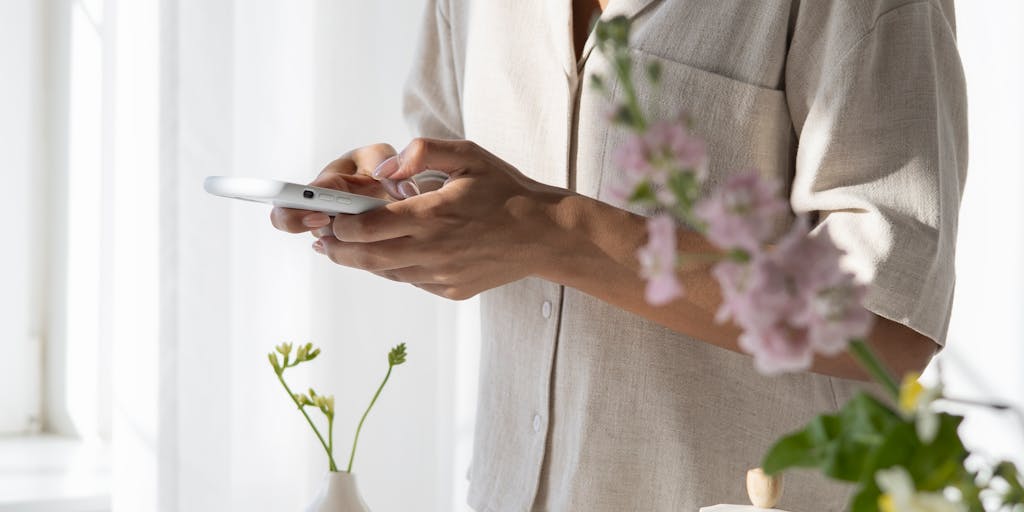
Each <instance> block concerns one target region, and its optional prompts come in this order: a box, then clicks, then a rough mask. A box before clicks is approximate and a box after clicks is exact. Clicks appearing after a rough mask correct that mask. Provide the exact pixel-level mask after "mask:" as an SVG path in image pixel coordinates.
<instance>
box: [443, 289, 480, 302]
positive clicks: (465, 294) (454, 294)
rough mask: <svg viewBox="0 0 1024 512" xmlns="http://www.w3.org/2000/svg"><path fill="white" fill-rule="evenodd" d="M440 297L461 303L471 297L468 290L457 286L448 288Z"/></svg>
mask: <svg viewBox="0 0 1024 512" xmlns="http://www.w3.org/2000/svg"><path fill="white" fill-rule="evenodd" d="M441 295H442V296H443V297H444V298H446V299H449V300H454V301H463V300H466V299H469V298H470V297H472V296H473V294H472V293H470V292H469V290H466V289H464V288H462V287H458V286H448V287H446V288H445V289H444V290H443V291H442V292H441Z"/></svg>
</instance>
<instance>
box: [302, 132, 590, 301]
mask: <svg viewBox="0 0 1024 512" xmlns="http://www.w3.org/2000/svg"><path fill="white" fill-rule="evenodd" d="M427 169H431V170H436V171H441V172H444V173H446V174H448V175H449V176H450V178H449V180H448V182H447V183H446V184H445V185H444V186H443V187H442V188H440V189H438V190H435V191H432V192H427V193H424V194H422V195H417V196H413V197H409V198H407V199H404V200H401V201H396V202H393V203H390V204H388V205H386V206H384V207H381V208H378V209H376V210H373V211H370V212H367V213H363V214H360V215H339V216H337V217H335V219H334V222H333V225H332V226H331V233H330V235H327V233H324V232H323V231H326V228H324V229H323V230H321V232H320V233H318V234H324V235H327V236H322V237H321V238H320V239H319V240H317V242H316V243H314V244H313V248H314V249H315V250H316V251H317V252H320V253H322V254H325V255H327V256H328V257H329V258H330V259H331V260H332V261H334V262H335V263H337V264H339V265H344V266H347V267H353V268H359V269H363V270H367V271H370V272H373V273H375V274H378V275H381V276H383V277H386V278H388V279H392V280H395V281H400V282H405V283H410V284H413V285H416V286H418V287H420V288H422V289H424V290H427V291H429V292H431V293H434V294H436V295H440V296H442V297H446V298H449V299H455V300H461V299H466V298H469V297H472V296H474V295H476V294H478V293H480V292H482V291H484V290H488V289H490V288H494V287H497V286H500V285H502V284H505V283H509V282H512V281H515V280H518V279H521V278H523V277H526V276H529V275H533V274H536V273H538V271H539V270H540V268H541V267H543V266H544V265H546V264H548V263H549V262H551V261H552V259H553V258H555V257H557V254H558V252H559V251H560V250H562V248H563V247H566V243H567V240H564V239H562V238H561V237H559V236H558V232H559V229H558V228H557V225H556V223H555V222H554V219H553V218H552V215H553V214H554V210H555V209H554V208H553V206H554V205H555V204H556V203H557V202H559V201H560V200H561V199H563V198H565V197H568V196H570V195H571V193H570V192H569V191H567V190H562V189H557V188H554V187H549V186H546V185H542V184H540V183H537V182H535V181H532V180H530V179H529V178H527V177H525V176H523V175H522V174H521V173H520V172H519V171H517V170H516V169H515V168H514V167H512V166H511V165H509V164H508V163H506V162H504V161H502V160H501V159H499V158H498V157H496V156H494V155H492V154H490V153H488V152H487V151H485V150H483V149H482V148H480V147H479V146H477V145H476V144H474V143H472V142H469V141H445V140H432V139H415V140H413V141H412V143H410V144H409V146H407V147H406V148H405V150H403V151H402V153H401V154H400V155H395V156H393V157H391V158H388V159H387V160H385V161H383V162H382V163H381V164H380V165H379V166H378V167H377V169H376V170H375V172H374V174H373V175H374V176H375V177H376V178H378V179H392V180H396V181H398V180H404V179H408V178H411V177H412V176H413V175H415V174H417V173H419V172H422V171H424V170H427Z"/></svg>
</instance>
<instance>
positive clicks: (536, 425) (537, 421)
mask: <svg viewBox="0 0 1024 512" xmlns="http://www.w3.org/2000/svg"><path fill="white" fill-rule="evenodd" d="M540 424H541V419H540V414H534V415H533V431H534V432H540Z"/></svg>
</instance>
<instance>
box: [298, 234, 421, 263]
mask: <svg viewBox="0 0 1024 512" xmlns="http://www.w3.org/2000/svg"><path fill="white" fill-rule="evenodd" d="M313 250H315V251H316V252H318V253H321V254H323V255H325V256H327V257H328V258H330V260H331V261H333V262H334V263H336V264H338V265H342V266H345V267H351V268H358V269H361V270H368V271H370V272H380V271H386V270H394V269H397V268H404V267H409V266H412V265H416V264H417V263H418V262H419V260H422V259H423V258H422V256H421V255H420V254H419V251H417V250H416V249H415V246H413V245H412V244H411V243H410V239H408V238H405V239H401V238H400V239H395V240H385V241H383V242H376V243H372V244H364V243H353V242H343V241H341V240H338V239H337V238H334V237H331V236H325V237H323V238H321V239H319V240H317V241H316V242H314V243H313Z"/></svg>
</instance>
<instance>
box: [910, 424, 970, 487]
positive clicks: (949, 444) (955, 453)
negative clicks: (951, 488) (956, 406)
mask: <svg viewBox="0 0 1024 512" xmlns="http://www.w3.org/2000/svg"><path fill="white" fill-rule="evenodd" d="M962 421H963V417H961V416H954V415H952V414H948V413H939V429H938V432H937V433H936V435H935V439H934V440H932V442H931V444H928V445H924V444H923V443H920V441H919V442H918V445H917V446H916V449H915V450H914V453H913V455H912V456H911V457H910V459H909V460H908V461H907V463H906V464H905V465H904V467H906V468H907V470H908V471H910V474H911V475H912V476H913V477H914V482H915V483H916V484H917V487H918V489H920V490H922V491H939V490H941V489H943V488H944V487H946V486H947V485H948V484H949V483H950V482H951V481H952V480H953V479H955V478H956V477H957V475H958V473H960V472H961V471H962V469H963V463H964V460H965V459H966V458H967V449H966V448H964V444H963V442H962V441H961V440H960V436H959V434H958V433H957V429H958V428H959V427H960V423H961V422H962Z"/></svg>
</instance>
